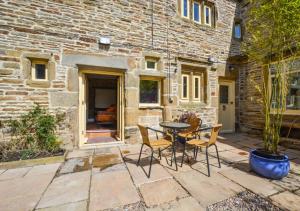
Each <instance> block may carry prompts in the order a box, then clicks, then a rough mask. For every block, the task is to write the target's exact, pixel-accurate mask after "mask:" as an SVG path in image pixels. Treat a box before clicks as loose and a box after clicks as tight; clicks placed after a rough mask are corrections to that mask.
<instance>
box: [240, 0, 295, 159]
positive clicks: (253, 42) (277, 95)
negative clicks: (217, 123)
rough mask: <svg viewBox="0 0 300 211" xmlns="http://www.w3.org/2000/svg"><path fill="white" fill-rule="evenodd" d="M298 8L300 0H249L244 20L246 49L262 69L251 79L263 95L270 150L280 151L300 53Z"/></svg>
mask: <svg viewBox="0 0 300 211" xmlns="http://www.w3.org/2000/svg"><path fill="white" fill-rule="evenodd" d="M299 11H300V0H250V4H249V10H248V14H247V19H246V21H245V22H246V23H245V32H246V34H245V42H244V43H243V50H244V52H245V54H246V55H247V57H248V59H249V61H248V62H249V64H250V65H251V66H252V67H258V68H257V70H258V71H259V72H254V75H252V76H249V78H250V81H251V84H254V87H255V89H256V90H257V91H258V93H259V94H260V97H259V99H258V102H259V103H260V104H261V105H262V113H263V116H264V128H263V141H264V148H265V151H266V152H268V153H273V154H274V153H278V144H279V141H280V129H281V126H282V119H283V114H284V112H285V110H286V96H287V95H288V92H289V75H290V74H289V72H290V71H291V68H292V64H293V61H294V60H295V58H296V57H297V56H298V55H299V41H300V12H299ZM271 72H272V77H271ZM255 75H256V76H259V77H255Z"/></svg>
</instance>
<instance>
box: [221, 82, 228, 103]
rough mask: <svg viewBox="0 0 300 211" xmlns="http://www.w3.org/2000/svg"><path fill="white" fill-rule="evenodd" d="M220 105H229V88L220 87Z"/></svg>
mask: <svg viewBox="0 0 300 211" xmlns="http://www.w3.org/2000/svg"><path fill="white" fill-rule="evenodd" d="M220 103H221V104H228V86H225V85H220Z"/></svg>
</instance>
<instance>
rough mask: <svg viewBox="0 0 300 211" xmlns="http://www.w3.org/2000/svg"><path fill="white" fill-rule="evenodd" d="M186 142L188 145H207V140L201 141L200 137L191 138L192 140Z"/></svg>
mask: <svg viewBox="0 0 300 211" xmlns="http://www.w3.org/2000/svg"><path fill="white" fill-rule="evenodd" d="M186 143H187V144H189V145H194V146H197V147H207V146H208V142H207V141H203V140H200V139H193V140H190V141H188V142H186Z"/></svg>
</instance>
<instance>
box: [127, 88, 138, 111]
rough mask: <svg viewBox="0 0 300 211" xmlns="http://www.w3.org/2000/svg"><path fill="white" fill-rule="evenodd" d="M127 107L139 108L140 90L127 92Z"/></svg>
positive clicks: (128, 90)
mask: <svg viewBox="0 0 300 211" xmlns="http://www.w3.org/2000/svg"><path fill="white" fill-rule="evenodd" d="M125 106H126V107H133V108H138V106H139V91H138V89H126V90H125Z"/></svg>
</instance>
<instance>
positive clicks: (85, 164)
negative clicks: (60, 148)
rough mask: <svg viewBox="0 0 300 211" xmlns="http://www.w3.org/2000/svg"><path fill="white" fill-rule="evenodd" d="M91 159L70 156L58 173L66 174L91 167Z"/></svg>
mask: <svg viewBox="0 0 300 211" xmlns="http://www.w3.org/2000/svg"><path fill="white" fill-rule="evenodd" d="M90 160H91V159H89V158H88V157H85V158H70V159H68V160H66V162H65V163H64V164H63V165H62V168H61V169H60V172H59V173H60V174H68V173H74V172H79V171H86V170H89V169H91V162H90Z"/></svg>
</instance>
